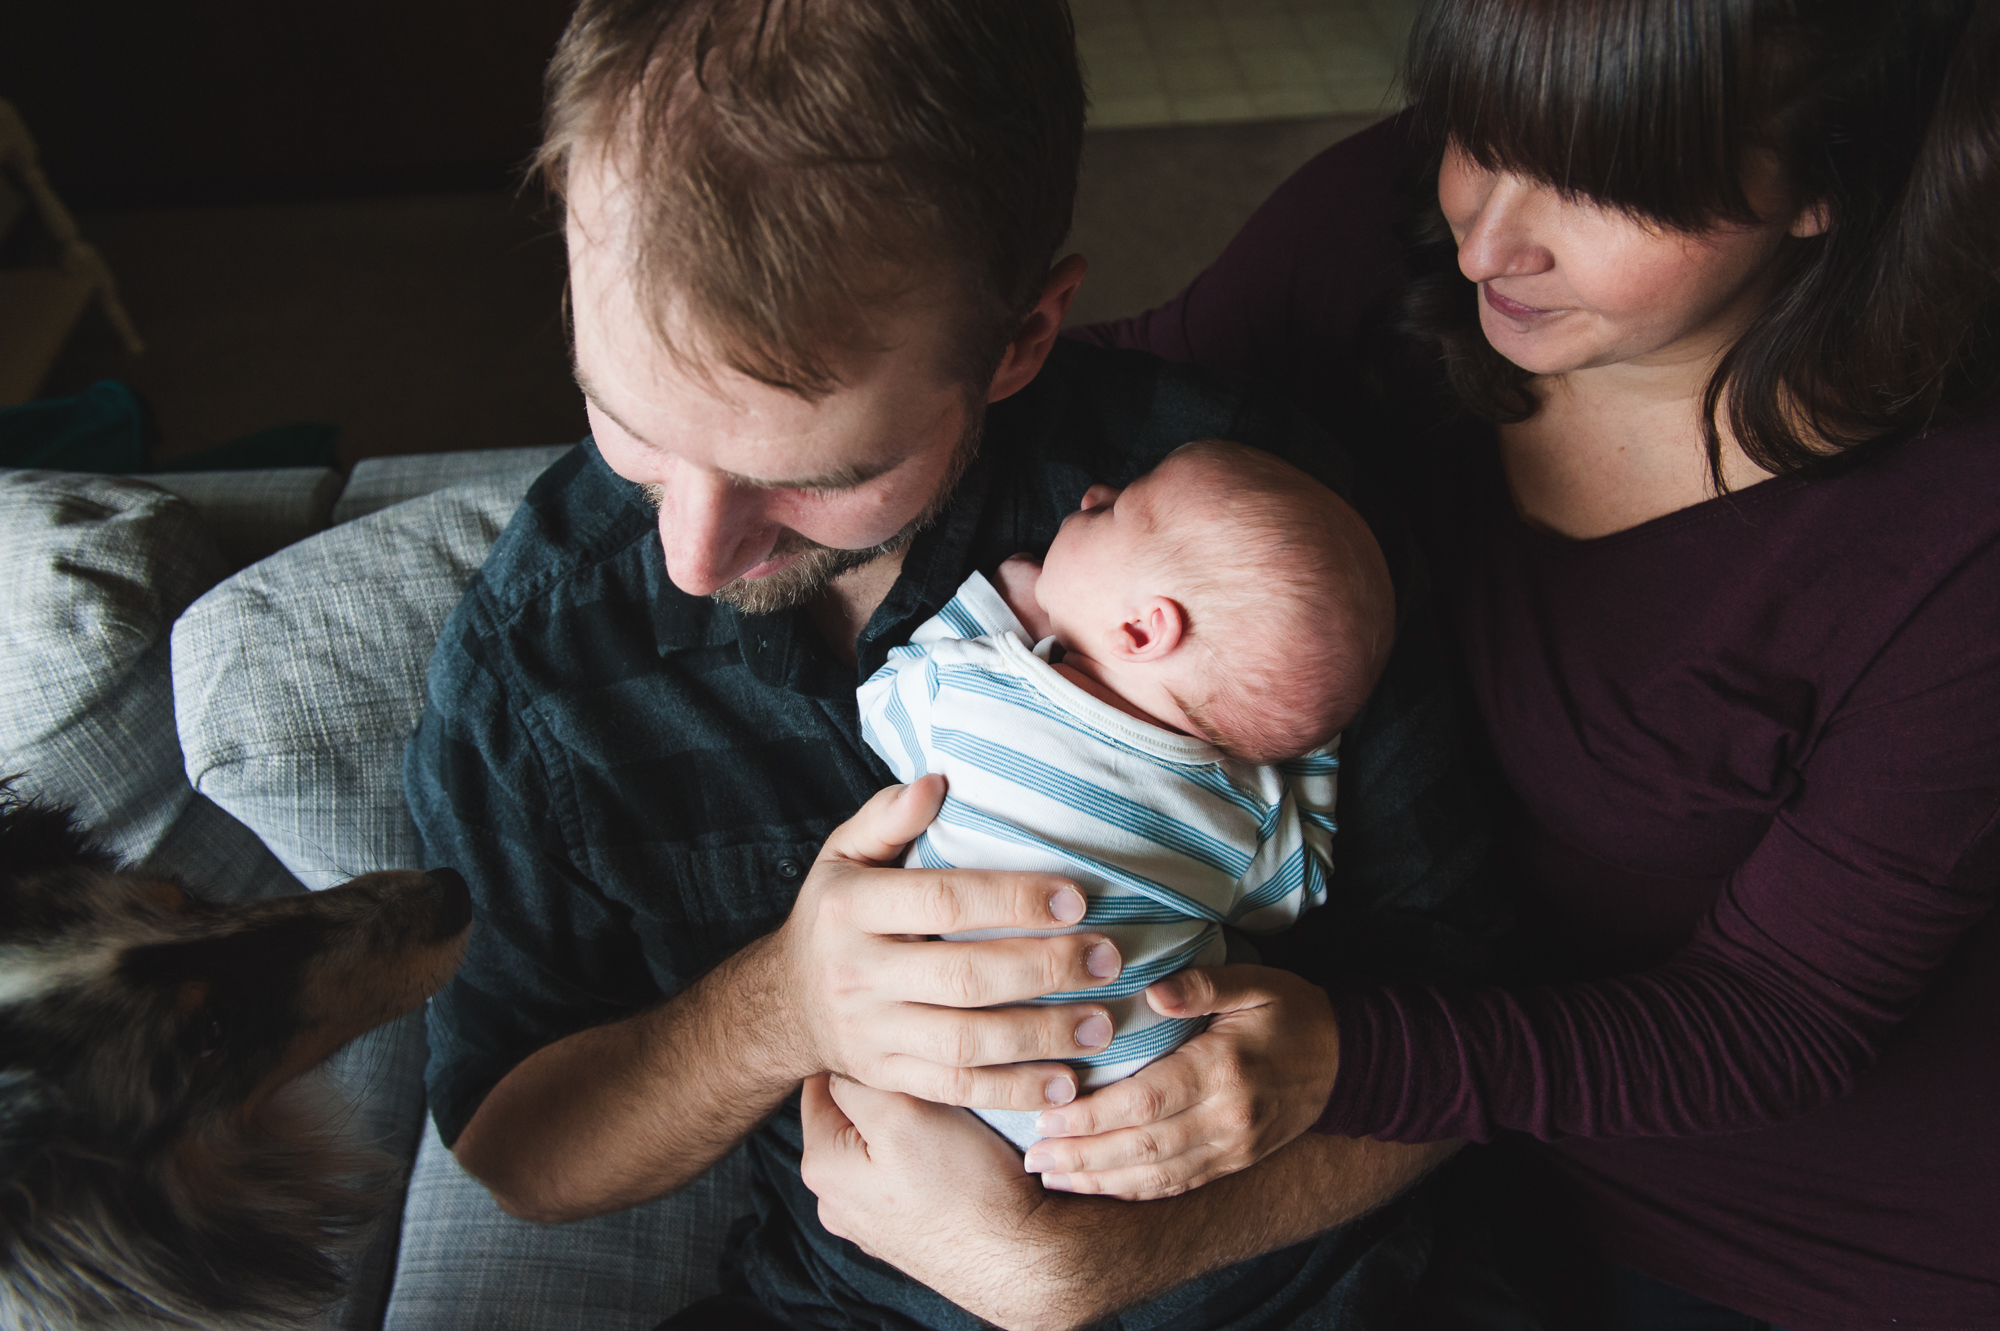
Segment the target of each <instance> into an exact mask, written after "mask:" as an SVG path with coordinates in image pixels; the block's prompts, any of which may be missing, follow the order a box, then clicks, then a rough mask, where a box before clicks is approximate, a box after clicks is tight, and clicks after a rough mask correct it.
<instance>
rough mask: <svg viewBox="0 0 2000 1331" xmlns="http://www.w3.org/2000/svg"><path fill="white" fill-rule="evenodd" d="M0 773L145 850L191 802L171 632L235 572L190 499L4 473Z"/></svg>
mask: <svg viewBox="0 0 2000 1331" xmlns="http://www.w3.org/2000/svg"><path fill="white" fill-rule="evenodd" d="M0 569H4V570H5V573H4V575H0V776H5V775H13V774H17V773H18V774H20V775H21V777H22V781H21V784H20V787H19V789H20V790H21V792H22V793H24V794H37V795H40V796H42V797H44V798H47V799H49V800H52V801H56V802H59V803H63V804H68V805H71V806H73V807H75V809H76V810H77V813H78V814H79V815H80V816H81V817H82V819H83V820H84V821H85V822H86V823H88V824H89V825H90V826H91V828H92V829H93V830H94V831H95V832H96V833H97V834H98V837H99V839H100V840H102V841H103V842H104V843H105V844H106V846H107V848H108V849H110V850H111V851H112V852H113V853H115V854H117V855H119V856H120V857H121V858H124V859H127V860H131V861H135V862H136V861H140V860H144V859H146V858H147V857H148V856H149V855H151V854H152V853H153V851H154V850H155V849H156V848H158V847H159V845H160V843H161V841H162V840H163V839H164V838H165V837H166V836H167V834H168V832H169V831H170V830H171V829H172V828H173V827H174V825H175V823H176V822H177V821H178V820H179V819H180V818H181V816H182V814H183V813H184V812H186V811H188V810H189V808H190V806H191V804H192V803H193V802H194V792H193V791H192V790H191V789H190V788H189V787H188V784H187V782H186V780H185V779H184V778H183V777H182V775H181V754H180V746H179V744H178V742H177V741H176V739H175V736H174V714H173V690H172V681H171V677H170V673H169V669H168V660H167V652H168V648H167V642H168V632H169V629H170V628H171V626H172V624H173V622H174V619H175V617H176V616H178V615H179V614H180V613H181V611H182V610H183V609H184V608H185V607H186V606H187V605H188V603H189V602H191V601H193V600H194V599H195V597H197V596H199V595H200V594H201V593H202V592H204V591H206V590H208V588H209V587H211V586H213V585H214V584H215V582H216V581H217V580H218V579H219V578H221V577H222V576H223V574H224V573H225V572H227V568H226V567H225V565H224V562H223V558H222V556H221V554H220V553H219V552H218V551H217V549H216V545H215V541H214V539H213V538H212V537H211V536H210V535H209V532H208V530H207V529H206V527H205V526H204V525H203V523H202V521H201V519H200V517H199V516H198V515H197V514H196V511H195V510H194V508H193V507H191V506H190V505H189V504H188V503H187V502H186V501H185V500H183V499H179V498H177V497H175V496H174V495H171V494H168V493H166V492H165V491H163V490H161V489H159V488H158V487H157V486H153V485H149V484H147V483H146V482H144V481H135V480H131V479H128V478H125V477H118V476H92V475H80V474H75V473H69V472H38V471H10V472H0Z"/></svg>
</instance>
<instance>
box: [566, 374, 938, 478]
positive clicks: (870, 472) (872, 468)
mask: <svg viewBox="0 0 2000 1331" xmlns="http://www.w3.org/2000/svg"><path fill="white" fill-rule="evenodd" d="M570 377H571V378H573V379H575V380H576V386H577V388H578V389H580V390H581V391H582V393H583V395H584V397H586V398H588V399H589V400H590V405H591V406H593V407H596V408H597V409H598V410H599V411H601V412H603V413H604V414H605V415H606V416H609V417H610V418H611V423H612V424H613V425H616V426H617V427H618V428H619V429H621V430H623V431H624V432H625V433H626V434H629V435H631V436H632V437H633V438H634V439H636V440H638V441H639V442H640V443H642V444H644V445H645V446H646V447H648V448H654V447H657V445H655V444H654V443H653V442H652V441H651V440H649V439H647V438H646V436H644V435H642V434H640V433H639V432H638V431H637V430H635V429H633V428H632V427H631V426H629V425H627V424H626V423H625V422H624V421H622V420H620V419H618V413H617V412H615V411H613V410H611V408H610V407H608V406H606V405H605V404H604V399H603V398H601V397H599V396H598V395H597V392H596V390H595V389H593V388H592V387H591V386H590V380H589V379H588V378H587V377H585V375H584V373H583V367H582V366H581V365H577V364H576V363H575V362H573V361H572V362H571V364H570ZM902 460H903V459H901V458H896V459H893V460H891V461H888V462H865V463H858V464H855V463H850V464H849V465H847V466H845V467H835V468H834V469H833V470H832V471H828V472H822V473H821V474H819V475H817V476H797V477H791V476H788V477H786V478H784V479H783V480H770V479H767V478H765V477H761V476H739V475H737V474H736V473H735V472H733V471H725V472H723V473H722V475H723V476H726V477H727V478H728V479H729V481H730V482H731V483H732V484H735V485H740V486H742V487H743V488H744V489H746V490H851V489H853V488H854V487H855V486H857V485H866V484H867V483H868V482H870V481H872V480H874V479H875V478H876V477H877V476H882V475H886V474H887V473H889V472H891V471H894V470H895V469H896V467H897V466H898V465H899V464H900V463H901V462H902Z"/></svg>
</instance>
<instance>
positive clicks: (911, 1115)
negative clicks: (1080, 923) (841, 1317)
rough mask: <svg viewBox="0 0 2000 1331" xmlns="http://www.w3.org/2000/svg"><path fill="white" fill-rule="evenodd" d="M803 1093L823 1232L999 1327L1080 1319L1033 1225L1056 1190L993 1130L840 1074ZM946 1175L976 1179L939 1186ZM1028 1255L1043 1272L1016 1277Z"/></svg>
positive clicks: (810, 1173)
mask: <svg viewBox="0 0 2000 1331" xmlns="http://www.w3.org/2000/svg"><path fill="white" fill-rule="evenodd" d="M800 1102H801V1108H802V1111H803V1117H804V1121H805V1157H804V1160H803V1161H802V1163H801V1173H802V1174H803V1176H804V1178H805V1183H806V1186H807V1187H809V1188H811V1189H812V1190H813V1192H814V1193H816V1194H818V1196H819V1221H820V1223H821V1224H822V1225H824V1226H826V1228H827V1232H828V1233H831V1234H835V1235H838V1236H839V1237H841V1238H844V1239H847V1240H848V1241H850V1242H852V1243H854V1244H855V1245H857V1246H858V1247H860V1248H861V1249H862V1250H863V1251H864V1252H867V1253H868V1254H869V1255H870V1256H873V1257H876V1258H879V1259H881V1260H882V1261H885V1262H888V1263H889V1264H890V1265H891V1266H894V1267H896V1268H897V1269H898V1270H901V1271H902V1272H904V1273H905V1274H906V1275H910V1276H913V1277H915V1278H916V1279H917V1280H920V1281H922V1282H923V1283H924V1284H926V1285H929V1286H930V1287H931V1288H932V1289H935V1290H936V1291H938V1292H939V1293H940V1294H942V1295H944V1296H945V1297H946V1298H948V1299H950V1300H951V1301H952V1302H954V1303H956V1304H958V1305H959V1306H960V1307H963V1308H966V1309H969V1310H970V1311H972V1312H974V1313H976V1314H977V1315H978V1316H980V1317H982V1318H984V1319H985V1320H987V1321H989V1322H994V1323H997V1324H998V1325H1000V1326H1003V1327H1010V1328H1030V1327H1032V1328H1040V1327H1069V1326H1073V1325H1075V1324H1076V1323H1077V1320H1078V1319H1077V1318H1075V1317H1072V1316H1069V1315H1066V1314H1065V1313H1064V1312H1063V1311H1062V1309H1061V1308H1059V1307H1056V1306H1052V1303H1060V1302H1061V1300H1060V1299H1059V1298H1058V1299H1055V1300H1051V1297H1050V1295H1051V1293H1052V1291H1053V1290H1054V1289H1055V1288H1056V1287H1057V1286H1058V1284H1059V1282H1058V1281H1053V1280H1051V1279H1049V1277H1050V1276H1052V1275H1053V1274H1054V1269H1053V1268H1054V1266H1056V1265H1059V1264H1062V1263H1063V1261H1064V1255H1063V1254H1062V1253H1060V1252H1057V1251H1053V1250H1052V1249H1051V1248H1050V1247H1048V1246H1047V1245H1046V1243H1045V1241H1044V1240H1043V1239H1042V1238H1041V1236H1039V1235H1038V1233H1037V1213H1038V1212H1040V1211H1041V1210H1042V1209H1043V1207H1044V1206H1046V1205H1047V1204H1049V1203H1050V1202H1052V1201H1055V1200H1057V1199H1054V1198H1051V1197H1050V1196H1049V1195H1048V1194H1047V1193H1045V1192H1043V1191H1042V1188H1041V1186H1040V1185H1039V1184H1038V1183H1036V1182H1035V1180H1034V1179H1033V1178H1032V1177H1030V1176H1029V1175H1027V1174H1023V1173H1022V1172H1021V1169H1020V1163H1019V1160H1018V1159H1017V1158H1016V1156H1015V1154H1014V1148H1013V1147H1011V1146H1009V1145H1008V1144H1007V1143H1006V1142H1005V1141H1004V1140H1003V1139H1002V1138H1001V1137H1000V1136H999V1135H998V1134H997V1133H995V1132H994V1131H993V1130H992V1129H990V1128H988V1127H987V1126H986V1125H985V1124H983V1123H981V1122H980V1121H979V1120H978V1119H976V1118H974V1117H973V1116H972V1115H970V1114H968V1113H966V1112H965V1111H964V1110H962V1109H951V1108H947V1107H946V1106H943V1105H935V1104H928V1103H926V1102H924V1101H922V1100H915V1099H912V1098H910V1097H909V1096H907V1095H897V1094H895V1093H894V1092H890V1091H878V1090H875V1089H873V1088H871V1087H867V1086H863V1085H860V1084H859V1083H856V1082H852V1081H847V1080H845V1079H844V1078H832V1079H829V1078H827V1077H824V1076H821V1077H813V1078H810V1079H809V1080H808V1081H807V1082H806V1084H805V1088H804V1090H803V1091H802V1093H801V1096H800ZM857 1124H860V1125H865V1127H864V1126H858V1125H857ZM946 1179H970V1180H972V1181H973V1186H971V1187H966V1188H958V1187H950V1186H946V1187H940V1186H939V1183H940V1181H942V1180H946ZM1024 1264H1031V1265H1036V1266H1040V1267H1041V1268H1042V1270H1041V1272H1040V1275H1041V1278H1040V1279H1038V1280H1036V1281H1033V1282H1026V1283H1024V1282H1022V1281H1020V1280H1018V1279H1016V1278H1015V1276H1016V1273H1017V1272H1018V1271H1019V1269H1020V1268H1021V1267H1022V1266H1023V1265H1024Z"/></svg>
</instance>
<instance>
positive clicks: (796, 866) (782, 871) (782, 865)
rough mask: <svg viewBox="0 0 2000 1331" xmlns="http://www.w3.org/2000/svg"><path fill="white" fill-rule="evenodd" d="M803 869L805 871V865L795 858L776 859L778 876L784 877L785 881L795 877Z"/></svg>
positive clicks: (802, 871) (801, 872)
mask: <svg viewBox="0 0 2000 1331" xmlns="http://www.w3.org/2000/svg"><path fill="white" fill-rule="evenodd" d="M805 871H806V869H805V866H804V865H803V864H800V863H799V862H798V861H797V860H790V859H786V860H779V861H778V877H780V878H782V879H784V880H785V881H786V882H790V881H791V880H792V879H794V878H797V877H798V876H800V875H801V874H803V873H804V872H805Z"/></svg>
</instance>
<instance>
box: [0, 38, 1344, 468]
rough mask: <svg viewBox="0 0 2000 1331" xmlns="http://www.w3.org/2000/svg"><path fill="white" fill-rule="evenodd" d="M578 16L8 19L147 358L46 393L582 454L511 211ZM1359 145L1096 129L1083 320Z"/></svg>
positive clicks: (1089, 154) (1087, 197)
mask: <svg viewBox="0 0 2000 1331" xmlns="http://www.w3.org/2000/svg"><path fill="white" fill-rule="evenodd" d="M569 7H570V6H569V3H568V0H509V2H508V3H506V4H494V3H491V0H403V2H402V3H389V2H388V0H349V2H348V3H346V4H343V5H340V6H296V5H289V4H273V3H271V2H270V0H258V2H256V3H253V2H252V0H182V2H180V3H174V4H161V3H158V2H157V0H153V2H152V3H141V2H139V0H63V2H62V3H48V2H47V0H42V2H41V3H32V2H29V0H24V2H22V3H16V4H13V5H8V6H6V7H5V13H4V16H0V98H6V99H8V100H11V101H12V102H13V103H14V104H15V106H16V107H17V108H18V109H19V111H20V113H21V115H22V117H23V119H24V120H25V122H26V124H27V127H28V129H29V130H30V131H31V132H32V134H33V135H34V137H35V138H36V140H37V141H38V143H39V146H40V149H41V160H42V165H43V168H44V170H45V171H46V172H47V174H48V176H49V178H50V180H51V182H52V183H53V185H54V186H55V188H56V190H57V191H58V192H59V193H60V194H61V195H62V196H63V198H64V199H65V201H66V202H67V203H68V204H69V205H70V207H71V208H72V209H73V210H74V211H75V212H76V213H77V215H78V220H79V223H80V224H81V227H82V230H83V233H84V236H85V237H86V238H87V239H88V240H90V241H91V242H92V243H94V244H95V245H96V246H97V247H98V248H99V249H100V250H101V251H102V252H103V254H104V256H105V258H106V259H107V260H108V262H109V264H110V266H111V269H112V271H113V272H114V273H115V274H116V276H117V279H118V282H119V288H120V291H121V293H122V295H123V297H124V300H125V303H126V306H127V308H128V309H129V310H130V313H131V315H132V319H133V322H134V324H135V325H136V326H137V328H138V331H139V333H140V335H141V336H142V337H143V338H144V339H145V341H146V343H147V351H146V352H145V353H144V354H143V355H140V356H138V357H128V356H126V355H125V354H124V353H123V352H122V351H121V350H120V349H119V348H118V346H117V343H116V341H115V339H113V338H112V337H111V336H110V335H109V331H108V329H106V328H105V327H103V326H102V324H101V322H100V321H95V320H86V322H85V323H84V325H82V326H81V327H80V328H79V330H78V333H77V334H76V335H75V336H74V337H73V338H72V339H71V342H70V344H69V346H68V347H67V349H66V350H65V352H64V353H63V355H62V357H61V358H60V359H59V360H58V362H57V364H56V367H55V369H54V370H53V371H52V372H51V374H50V376H49V378H48V379H47V380H46V381H45V383H44V385H43V388H42V394H43V395H44V396H57V395H60V394H62V393H66V392H69V391H73V390H75V389H76V388H78V387H81V386H82V385H83V384H85V383H88V382H89V381H90V380H92V379H95V378H99V377H103V376H106V375H113V376H117V377H122V378H125V379H127V380H128V381H129V382H131V383H132V384H133V385H134V386H136V387H137V388H138V389H139V390H140V392H141V393H142V394H144V395H145V396H146V397H147V399H148V400H150V402H151V403H152V404H153V407H154V409H155V415H156V423H157V426H158V432H159V434H158V450H157V455H158V456H159V457H161V458H173V457H176V456H181V455H185V454H187V453H191V452H195V451H198V450H200V449H203V448H206V447H208V446H210V445H213V444H216V443H218V442H221V441H224V440H228V439H233V438H236V437H238V436H242V435H245V434H248V433H251V432H253V431H257V430H260V429H264V428H266V427H270V426H273V425H280V424H286V423H292V422H301V421H316V422H325V423H329V424H333V425H337V426H339V427H340V430H341V433H340V437H339V445H338V456H339V459H340V461H341V462H342V463H344V464H345V463H352V462H353V461H355V460H357V459H359V458H362V457H370V456H381V455H387V454H397V453H416V452H431V451H444V450H452V449H461V448H495V447H510V446H517V445H532V444H544V443H550V442H558V441H567V440H571V439H575V438H577V437H579V436H581V434H582V433H583V430H584V424H583V412H582V409H581V406H580V403H579V400H578V398H577V395H576V392H575V389H574V387H573V386H572V385H571V384H570V382H569V375H568V360H567V352H566V347H565V341H564V334H563V329H562V325H561V320H560V293H561V288H562V273H563V255H562V245H561V241H560V237H559V227H558V224H557V223H558V219H557V218H555V217H554V216H553V215H552V214H551V213H550V212H549V210H548V209H547V207H546V206H545V204H544V202H543V201H542V199H541V198H540V197H539V195H538V194H536V193H533V192H527V193H523V192H521V191H520V190H519V188H518V181H519V170H520V164H521V163H522V161H523V160H524V159H525V158H526V156H527V155H528V153H529V152H530V151H531V150H532V149H533V146H534V143H535V137H536V120H537V116H538V113H539V105H540V94H541V70H542V66H543V64H544V62H545V61H546V60H547V58H548V54H549V51H550V50H551V49H552V47H553V45H554V43H555V40H556V37H557V35H558V34H559V33H560V31H561V29H562V25H563V23H564V21H565V20H566V18H567V16H568V11H569ZM1135 12H1136V11H1135ZM1080 16H1081V11H1080ZM1087 49H1088V48H1087ZM1116 54H1117V53H1116V52H1115V51H1114V52H1111V53H1110V54H1108V55H1102V54H1101V55H1097V56H1094V57H1093V62H1094V63H1093V81H1094V82H1101V83H1106V84H1107V85H1108V84H1109V83H1110V82H1113V81H1116V80H1118V79H1120V78H1123V77H1125V75H1124V74H1122V73H1121V72H1120V71H1119V70H1117V69H1113V68H1112V67H1111V66H1110V64H1109V63H1108V62H1109V61H1110V60H1111V59H1112V58H1115V57H1116ZM1246 67H1247V66H1246V65H1245V64H1243V63H1240V62H1239V64H1238V65H1237V66H1236V67H1235V68H1236V69H1237V72H1238V77H1241V76H1242V70H1243V69H1244V68H1246ZM1372 119H1373V116H1372V115H1362V116H1354V115H1345V116H1319V117H1312V118H1303V119H1289V120H1283V121H1265V122H1256V121H1249V122H1245V121H1240V120H1239V121H1238V122H1237V123H1230V124H1207V125H1170V126H1163V127H1153V128H1118V129H1094V130H1093V131H1092V132H1091V134H1090V135H1089V138H1088V142H1087V147H1086V151H1085V161H1084V180H1083V188H1082V193H1081V196H1080V198H1079V204H1078V210H1077V222H1076V230H1075V234H1074V236H1073V240H1072V245H1073V247H1074V248H1076V249H1079V250H1082V251H1083V252H1084V253H1086V254H1088V255H1089V256H1090V259H1091V263H1092V270H1091V277H1090V279H1089V282H1088V283H1087V285H1086V286H1085V288H1084V291H1083V293H1082V295H1081V297H1080V298H1079V301H1078V306H1077V310H1076V312H1075V318H1076V319H1078V320H1091V319H1099V318H1106V317H1110V316H1114V315H1118V314H1124V313H1129V312H1132V311H1136V310H1139V309H1143V308H1145V307H1146V306H1148V305H1150V304H1153V303H1155V302H1157V301H1158V300H1160V299H1163V298H1164V297H1166V296H1168V295H1171V294H1172V293H1173V292H1174V291H1176V290H1177V289H1179V287H1180V286H1181V285H1182V284H1183V283H1184V282H1185V281H1186V280H1187V279H1188V278H1189V277H1191V276H1193V275H1194V274H1195V273H1196V272H1198V271H1199V270H1200V268H1201V266H1202V265H1203V264H1204V263H1205V262H1206V261H1207V260H1208V259H1209V258H1211V257H1213V255H1214V253H1215V252H1216V251H1217V250H1218V249H1219V248H1220V247H1221V245H1222V244H1223V243H1224V242H1225V241H1226V240H1227V239H1228V238H1229V236H1230V235H1231V234H1232V233H1233V232H1234V231H1235V229H1236V227H1237V226H1239V225H1240V224H1241V222H1242V221H1243V219H1244V218H1245V217H1247V216H1248V215H1249V213H1250V211H1251V210H1252V209H1253V208H1254V207H1255V206H1256V204H1257V203H1258V202H1259V201H1260V200H1261V199H1262V198H1263V197H1264V196H1265V195H1266V194H1268V193H1269V192H1270V190H1271V189H1272V188H1273V187H1274V186H1275V185H1276V184H1277V183H1278V182H1279V181H1281V180H1282V179H1283V178H1284V177H1285V176H1286V175H1287V174H1289V173H1290V172H1291V171H1292V170H1293V169H1295V168H1296V167H1297V166H1298V165H1300V164H1301V163H1303V162H1304V161H1305V160H1306V159H1307V158H1308V157H1310V156H1311V155H1312V154H1313V153H1314V152H1316V151H1318V150H1319V149H1320V148H1322V147H1325V146H1326V145H1327V144H1330V143H1332V142H1334V141H1336V140H1337V139H1339V138H1342V137H1345V136H1346V135H1347V134H1349V133H1351V132H1353V131H1354V130H1355V129H1358V128H1360V127H1361V126H1363V125H1366V124H1367V123H1369V122H1370V121H1371V120H1372Z"/></svg>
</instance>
